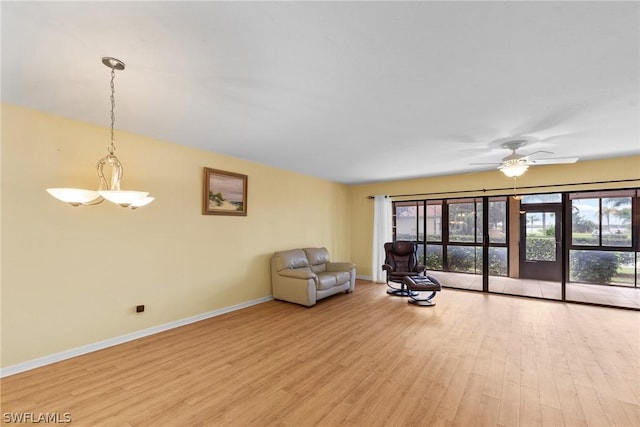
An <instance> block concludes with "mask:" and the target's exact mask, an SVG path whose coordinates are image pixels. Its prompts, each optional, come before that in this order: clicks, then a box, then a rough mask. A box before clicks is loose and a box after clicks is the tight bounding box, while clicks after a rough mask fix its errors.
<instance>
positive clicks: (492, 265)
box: [394, 197, 507, 276]
mask: <svg viewBox="0 0 640 427" xmlns="http://www.w3.org/2000/svg"><path fill="white" fill-rule="evenodd" d="M443 220H444V221H443ZM483 224H484V221H483V198H467V199H449V200H417V201H415V200H414V201H403V202H394V231H395V234H394V239H395V240H411V241H415V242H417V243H418V260H419V262H421V263H423V264H424V265H425V266H426V267H427V269H429V270H441V271H451V272H458V273H472V274H482V270H483V263H484V258H483V255H484V253H483V247H482V244H483V239H484V228H483ZM487 227H488V228H487V230H488V239H489V245H490V247H489V252H488V257H489V258H488V260H489V271H490V274H493V275H502V276H505V275H506V274H507V247H506V244H507V198H506V197H491V198H488V225H487Z"/></svg>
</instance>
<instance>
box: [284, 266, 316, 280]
mask: <svg viewBox="0 0 640 427" xmlns="http://www.w3.org/2000/svg"><path fill="white" fill-rule="evenodd" d="M278 274H279V275H281V276H284V277H291V278H293V279H305V280H306V279H313V278H315V277H316V273H314V272H313V271H311V270H309V269H306V268H285V269H284V270H280V271H278Z"/></svg>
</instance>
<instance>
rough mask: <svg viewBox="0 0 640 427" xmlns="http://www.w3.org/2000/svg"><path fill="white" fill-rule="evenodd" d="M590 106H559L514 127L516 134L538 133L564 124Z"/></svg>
mask: <svg viewBox="0 0 640 427" xmlns="http://www.w3.org/2000/svg"><path fill="white" fill-rule="evenodd" d="M588 108H589V105H587V104H574V105H568V106H563V107H560V108H557V109H556V110H555V111H550V112H549V113H547V114H546V115H545V116H542V117H539V118H538V120H536V121H533V122H530V123H527V124H523V125H521V126H520V127H518V128H516V129H514V131H513V133H514V134H515V135H527V134H532V133H538V132H542V131H545V130H547V129H552V128H554V127H556V126H558V125H561V124H564V123H565V122H568V121H570V120H571V119H573V118H575V117H577V116H579V115H581V114H584V113H585V112H586V111H587V110H588Z"/></svg>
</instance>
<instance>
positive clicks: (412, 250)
mask: <svg viewBox="0 0 640 427" xmlns="http://www.w3.org/2000/svg"><path fill="white" fill-rule="evenodd" d="M417 250H418V245H417V243H416V242H411V241H408V240H396V241H395V242H387V243H385V244H384V252H385V260H384V265H383V266H382V269H383V270H384V271H386V272H387V286H388V287H389V289H387V293H388V294H389V295H395V296H405V297H406V296H409V295H410V294H411V291H408V290H407V289H406V288H405V286H404V285H403V279H404V278H405V277H407V276H424V271H425V270H426V267H425V266H424V265H422V264H418V258H417V256H416V252H417ZM392 283H396V284H399V285H400V287H395V286H393V285H392Z"/></svg>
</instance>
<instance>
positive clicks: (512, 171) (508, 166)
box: [498, 160, 529, 178]
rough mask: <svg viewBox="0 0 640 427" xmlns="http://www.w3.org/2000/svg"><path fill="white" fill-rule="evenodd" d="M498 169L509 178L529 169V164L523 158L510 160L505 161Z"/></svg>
mask: <svg viewBox="0 0 640 427" xmlns="http://www.w3.org/2000/svg"><path fill="white" fill-rule="evenodd" d="M498 169H500V170H501V171H502V173H503V174H505V175H506V176H508V177H509V178H514V177H517V176H520V175H522V174H523V173H525V172H526V171H527V169H529V165H528V164H527V163H525V162H523V161H521V160H510V161H506V162H504V163H503V164H502V165H500V166H499V167H498Z"/></svg>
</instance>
